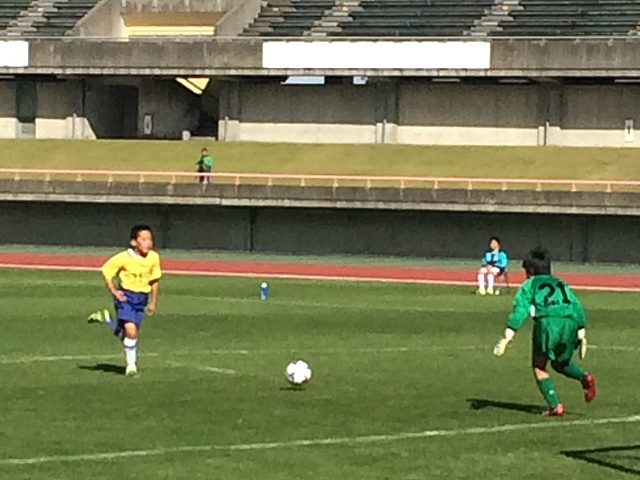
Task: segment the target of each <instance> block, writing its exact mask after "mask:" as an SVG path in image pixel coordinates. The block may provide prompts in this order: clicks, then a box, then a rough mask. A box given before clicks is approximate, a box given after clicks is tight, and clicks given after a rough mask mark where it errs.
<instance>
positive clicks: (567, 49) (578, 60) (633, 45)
mask: <svg viewBox="0 0 640 480" xmlns="http://www.w3.org/2000/svg"><path fill="white" fill-rule="evenodd" d="M637 42H638V39H636V38H628V37H627V38H624V37H622V38H611V37H608V38H602V39H595V38H588V39H587V38H581V39H563V38H555V39H554V38H545V39H538V40H536V39H525V38H522V39H510V40H507V39H505V40H502V39H497V40H492V42H491V68H492V69H496V70H513V71H514V72H517V73H518V74H524V75H527V74H533V75H536V76H544V75H549V72H550V71H553V70H574V71H575V70H582V71H583V72H581V73H582V75H584V76H587V75H588V72H589V71H592V72H598V71H599V72H602V71H610V74H611V75H615V70H635V69H638V68H640V49H638V43H637Z"/></svg>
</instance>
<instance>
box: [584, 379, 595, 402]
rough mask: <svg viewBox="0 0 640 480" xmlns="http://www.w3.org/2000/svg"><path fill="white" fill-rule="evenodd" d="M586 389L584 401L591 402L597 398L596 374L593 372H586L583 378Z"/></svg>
mask: <svg viewBox="0 0 640 480" xmlns="http://www.w3.org/2000/svg"><path fill="white" fill-rule="evenodd" d="M582 388H583V389H584V401H585V402H587V403H590V402H592V401H593V399H594V398H596V376H595V375H594V374H593V373H585V374H584V378H583V379H582Z"/></svg>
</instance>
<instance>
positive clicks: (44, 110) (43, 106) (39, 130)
mask: <svg viewBox="0 0 640 480" xmlns="http://www.w3.org/2000/svg"><path fill="white" fill-rule="evenodd" d="M37 91H38V117H37V118H36V138H82V136H81V132H80V131H79V129H80V128H81V127H80V126H79V125H80V123H79V122H81V121H82V120H79V119H81V118H82V88H81V86H80V82H78V81H62V82H41V83H38V86H37ZM74 119H75V122H76V124H75V125H74Z"/></svg>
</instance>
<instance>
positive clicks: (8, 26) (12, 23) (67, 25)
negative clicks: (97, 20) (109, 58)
mask: <svg viewBox="0 0 640 480" xmlns="http://www.w3.org/2000/svg"><path fill="white" fill-rule="evenodd" d="M96 3H97V0H64V1H55V0H54V1H53V2H52V3H50V4H49V3H47V4H46V5H38V6H34V5H33V4H32V2H31V1H29V0H0V36H6V35H8V34H11V35H12V36H16V35H19V36H24V37H38V36H56V37H57V36H63V35H66V34H67V33H68V32H69V31H70V30H71V29H73V27H75V25H76V24H77V23H78V22H79V21H80V20H81V19H82V18H83V17H84V16H85V15H86V14H87V13H89V11H90V10H91V9H92V8H93V7H94V6H95V5H96Z"/></svg>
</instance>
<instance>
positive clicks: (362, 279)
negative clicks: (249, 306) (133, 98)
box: [0, 263, 640, 293]
mask: <svg viewBox="0 0 640 480" xmlns="http://www.w3.org/2000/svg"><path fill="white" fill-rule="evenodd" d="M0 268H7V269H20V270H59V271H68V272H96V271H98V270H99V268H97V267H72V266H59V265H54V266H50V265H21V264H13V263H0ZM165 273H167V274H169V275H186V276H195V277H239V278H281V279H285V280H332V281H339V282H379V283H404V284H417V285H449V286H462V287H473V286H475V285H476V283H475V282H474V281H463V280H459V281H458V280H427V279H408V278H392V277H351V276H341V275H298V274H289V273H252V272H244V273H237V272H197V271H190V270H171V269H169V270H165ZM512 288H517V285H513V286H512ZM572 288H573V289H574V290H587V291H596V292H629V293H639V292H640V287H604V286H593V285H583V286H581V285H575V286H574V285H572Z"/></svg>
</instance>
